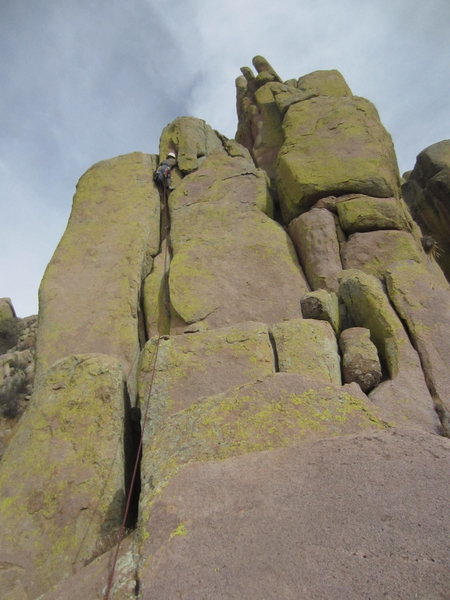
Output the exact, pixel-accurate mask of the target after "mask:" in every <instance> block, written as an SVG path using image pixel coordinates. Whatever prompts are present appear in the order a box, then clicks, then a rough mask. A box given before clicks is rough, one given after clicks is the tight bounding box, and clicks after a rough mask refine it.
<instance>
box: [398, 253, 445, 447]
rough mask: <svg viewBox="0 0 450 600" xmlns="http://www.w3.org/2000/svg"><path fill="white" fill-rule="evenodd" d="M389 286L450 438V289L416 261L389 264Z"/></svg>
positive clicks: (442, 280)
mask: <svg viewBox="0 0 450 600" xmlns="http://www.w3.org/2000/svg"><path fill="white" fill-rule="evenodd" d="M386 285H387V289H388V293H389V297H390V299H391V301H392V303H393V304H394V306H395V308H396V310H397V312H398V314H399V315H400V316H401V318H402V320H403V322H404V323H405V324H406V327H407V328H408V332H409V335H410V336H411V338H412V340H413V342H414V346H415V348H416V349H417V352H418V353H419V356H420V360H421V363H422V367H423V370H424V373H425V378H426V380H427V382H428V387H429V388H430V390H431V391H432V395H433V398H434V401H435V403H436V408H437V410H438V411H439V412H440V414H441V420H442V422H443V425H444V428H445V429H446V434H447V435H448V436H449V437H450V420H449V419H450V371H449V357H450V288H449V286H448V284H447V282H446V281H445V279H444V278H443V277H441V278H440V277H438V276H436V275H435V274H434V273H432V272H431V271H430V270H429V269H427V268H426V267H425V266H424V265H422V264H417V263H416V262H414V261H402V262H399V263H396V264H395V265H392V266H391V267H389V269H388V270H387V272H386Z"/></svg>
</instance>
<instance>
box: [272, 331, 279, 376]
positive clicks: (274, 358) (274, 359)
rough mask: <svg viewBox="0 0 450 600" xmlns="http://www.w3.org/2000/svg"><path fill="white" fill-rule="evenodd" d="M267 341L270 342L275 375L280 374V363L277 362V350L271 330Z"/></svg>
mask: <svg viewBox="0 0 450 600" xmlns="http://www.w3.org/2000/svg"><path fill="white" fill-rule="evenodd" d="M269 341H270V345H271V346H272V352H273V366H274V369H275V373H279V372H280V363H279V360H278V350H277V345H276V343H275V338H274V337H273V333H272V330H271V329H269Z"/></svg>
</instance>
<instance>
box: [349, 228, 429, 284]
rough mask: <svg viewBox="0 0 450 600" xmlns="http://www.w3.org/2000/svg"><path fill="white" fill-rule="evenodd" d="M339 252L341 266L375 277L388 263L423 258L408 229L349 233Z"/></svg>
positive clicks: (382, 271) (380, 273)
mask: <svg viewBox="0 0 450 600" xmlns="http://www.w3.org/2000/svg"><path fill="white" fill-rule="evenodd" d="M341 256H342V264H343V267H344V269H360V270H361V271H365V272H366V273H370V274H371V275H375V276H376V277H382V276H383V275H384V273H385V271H386V268H387V267H388V265H390V264H392V263H395V262H398V261H401V260H413V261H415V262H418V263H419V262H421V261H424V260H425V258H426V257H425V255H424V253H423V252H422V250H421V249H420V248H419V246H418V244H417V243H416V240H415V239H414V237H413V236H412V235H411V234H410V233H408V232H406V231H394V230H393V231H390V230H385V231H369V232H367V233H353V234H352V235H351V236H350V237H349V238H348V241H347V242H346V243H344V244H343V247H342V252H341Z"/></svg>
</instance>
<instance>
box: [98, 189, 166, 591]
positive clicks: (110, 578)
mask: <svg viewBox="0 0 450 600" xmlns="http://www.w3.org/2000/svg"><path fill="white" fill-rule="evenodd" d="M163 211H164V220H165V229H166V232H165V233H166V237H165V239H166V244H165V249H164V269H163V273H164V280H165V279H166V274H167V259H168V255H169V235H170V228H169V210H168V194H167V187H166V186H165V185H164V186H163ZM159 334H160V332H159V331H158V337H157V340H156V346H155V353H154V357H153V365H152V369H151V374H150V381H149V384H148V388H147V393H146V394H145V396H144V397H145V398H146V403H145V411H144V418H143V420H142V424H141V439H140V441H139V446H138V449H137V452H136V460H135V461H134V467H133V474H132V477H131V481H130V485H129V489H128V493H127V500H126V504H125V511H124V515H123V519H122V524H121V526H120V530H119V536H118V540H117V544H116V550H115V552H114V557H113V560H112V563H111V567H110V570H109V575H108V582H107V585H106V590H105V593H104V596H103V599H104V600H109V598H110V594H111V589H112V584H113V580H114V573H115V570H116V564H117V559H118V556H119V549H120V545H121V543H122V541H123V538H124V534H125V530H126V523H127V519H128V513H129V511H130V506H131V498H132V495H133V489H134V485H135V483H136V477H137V472H138V468H139V460H140V456H141V453H142V445H143V440H144V431H145V426H146V425H147V418H148V410H149V407H150V396H151V393H152V387H153V381H154V379H155V373H156V362H157V360H158V352H159V344H160V340H161V335H159Z"/></svg>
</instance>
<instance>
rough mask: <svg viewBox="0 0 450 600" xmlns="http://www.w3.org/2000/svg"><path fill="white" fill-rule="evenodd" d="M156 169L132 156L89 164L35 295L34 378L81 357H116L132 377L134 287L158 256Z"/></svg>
mask: <svg viewBox="0 0 450 600" xmlns="http://www.w3.org/2000/svg"><path fill="white" fill-rule="evenodd" d="M156 165H157V158H156V157H155V156H152V155H146V154H141V153H138V152H136V153H134V154H128V155H125V156H119V157H117V158H113V159H110V160H106V161H103V162H100V163H98V164H96V165H94V166H93V167H91V168H90V169H89V171H87V173H86V174H85V175H83V177H82V178H81V179H80V181H79V182H78V185H77V193H76V194H75V197H74V202H73V208H72V214H71V216H70V219H69V223H68V225H67V229H66V232H65V234H64V236H63V237H62V239H61V242H60V243H59V246H58V248H57V249H56V251H55V254H54V256H53V258H52V260H51V261H50V263H49V265H48V267H47V270H46V272H45V275H44V278H43V280H42V283H41V287H40V291H39V331H38V338H37V364H36V370H37V372H36V378H37V379H38V380H39V378H41V377H42V376H43V375H44V374H45V372H46V370H47V369H48V368H49V367H51V365H52V364H53V363H54V362H55V361H56V360H58V359H60V358H63V357H65V356H68V355H70V354H75V353H86V352H101V353H105V354H110V355H113V356H117V357H118V358H120V360H121V361H122V363H123V365H124V369H125V371H126V372H128V373H130V372H132V369H133V366H134V365H135V363H136V361H137V358H138V355H139V336H138V310H137V308H138V304H139V302H138V298H139V294H140V288H141V281H142V277H143V275H144V276H145V275H147V274H148V273H149V271H150V269H151V260H150V259H151V256H152V255H155V254H157V252H158V250H159V194H158V190H157V188H156V186H155V185H154V184H153V179H152V173H153V170H154V169H155V168H156ZM80 240H82V243H80ZM68 274H69V275H68ZM61 332H64V335H61Z"/></svg>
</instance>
